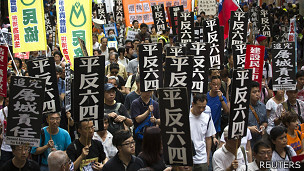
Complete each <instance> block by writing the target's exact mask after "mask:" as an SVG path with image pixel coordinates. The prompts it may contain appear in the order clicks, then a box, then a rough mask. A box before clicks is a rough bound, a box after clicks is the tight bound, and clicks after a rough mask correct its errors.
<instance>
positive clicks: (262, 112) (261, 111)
mask: <svg viewBox="0 0 304 171" xmlns="http://www.w3.org/2000/svg"><path fill="white" fill-rule="evenodd" d="M252 107H253V109H254V110H255V112H256V114H257V116H258V117H259V120H260V124H262V123H268V118H267V114H266V106H265V105H264V104H263V103H262V102H260V101H258V102H257V104H256V105H252ZM248 126H257V127H258V128H260V126H261V125H259V123H258V121H257V119H256V118H255V116H254V114H253V112H252V111H251V109H250V108H249V118H248ZM251 135H252V140H251V142H250V143H251V148H253V146H254V144H255V142H257V141H258V140H260V139H261V138H262V135H261V134H259V133H253V132H251Z"/></svg>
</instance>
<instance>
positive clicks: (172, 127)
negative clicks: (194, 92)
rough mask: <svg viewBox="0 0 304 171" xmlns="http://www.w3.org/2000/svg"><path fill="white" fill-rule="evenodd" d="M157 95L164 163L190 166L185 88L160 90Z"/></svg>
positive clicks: (190, 145) (190, 151) (190, 144)
mask: <svg viewBox="0 0 304 171" xmlns="http://www.w3.org/2000/svg"><path fill="white" fill-rule="evenodd" d="M158 94H159V100H160V101H159V107H160V113H162V115H160V120H161V124H160V128H161V130H162V131H161V134H162V144H163V155H164V160H165V163H166V164H168V165H175V166H176V165H177V166H192V165H193V159H192V150H191V149H192V141H191V137H190V125H189V106H188V104H189V102H188V101H187V99H189V97H188V94H187V88H186V87H176V88H160V89H158ZM185 100H186V101H185Z"/></svg>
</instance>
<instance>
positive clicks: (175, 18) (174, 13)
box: [169, 5, 184, 35]
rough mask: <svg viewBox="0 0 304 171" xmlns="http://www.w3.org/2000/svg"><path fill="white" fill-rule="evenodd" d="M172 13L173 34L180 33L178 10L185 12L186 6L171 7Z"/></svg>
mask: <svg viewBox="0 0 304 171" xmlns="http://www.w3.org/2000/svg"><path fill="white" fill-rule="evenodd" d="M169 11H170V12H169V13H170V25H171V26H172V33H173V35H177V34H178V27H177V26H178V12H184V7H183V6H182V5H180V6H175V7H169Z"/></svg>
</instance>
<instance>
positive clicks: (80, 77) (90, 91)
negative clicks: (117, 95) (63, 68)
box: [72, 56, 105, 131]
mask: <svg viewBox="0 0 304 171" xmlns="http://www.w3.org/2000/svg"><path fill="white" fill-rule="evenodd" d="M74 62H75V64H74V68H75V69H74V78H77V79H74V81H73V85H74V89H73V105H72V106H73V112H74V117H75V121H76V122H79V121H83V120H94V125H95V131H99V130H103V115H104V107H103V105H104V73H105V69H104V63H105V61H104V56H99V57H80V58H75V61H74Z"/></svg>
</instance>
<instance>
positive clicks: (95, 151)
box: [66, 139, 106, 170]
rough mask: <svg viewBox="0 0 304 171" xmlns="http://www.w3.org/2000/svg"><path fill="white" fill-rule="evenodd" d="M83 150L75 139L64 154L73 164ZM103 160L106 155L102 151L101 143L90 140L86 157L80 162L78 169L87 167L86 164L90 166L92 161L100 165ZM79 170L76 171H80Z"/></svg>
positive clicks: (82, 146)
mask: <svg viewBox="0 0 304 171" xmlns="http://www.w3.org/2000/svg"><path fill="white" fill-rule="evenodd" d="M83 148H84V145H82V144H81V143H80V141H79V139H76V140H75V141H74V142H73V143H71V144H70V145H69V146H68V148H67V150H66V152H67V154H68V156H69V158H70V159H71V160H72V161H73V162H75V161H76V160H77V158H78V157H79V156H80V155H81V153H82V149H83ZM105 158H106V154H105V152H104V150H103V146H102V143H101V142H100V141H98V140H92V142H91V146H90V147H89V154H88V155H87V156H86V159H85V160H82V161H81V164H80V166H79V168H82V167H83V166H85V167H87V165H88V164H89V165H90V164H91V163H92V162H94V161H95V162H99V163H102V161H103V160H104V159H105ZM79 168H78V169H77V170H80V169H79Z"/></svg>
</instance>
